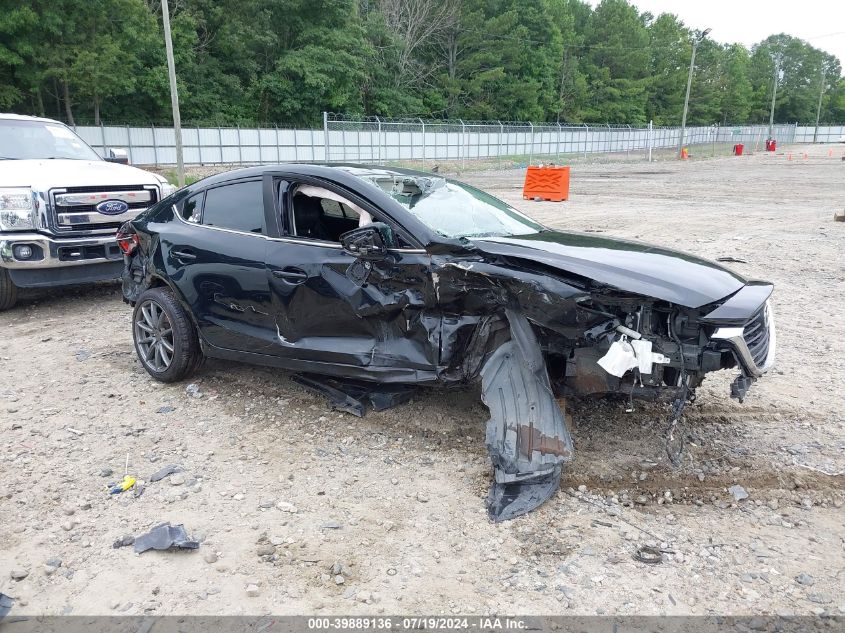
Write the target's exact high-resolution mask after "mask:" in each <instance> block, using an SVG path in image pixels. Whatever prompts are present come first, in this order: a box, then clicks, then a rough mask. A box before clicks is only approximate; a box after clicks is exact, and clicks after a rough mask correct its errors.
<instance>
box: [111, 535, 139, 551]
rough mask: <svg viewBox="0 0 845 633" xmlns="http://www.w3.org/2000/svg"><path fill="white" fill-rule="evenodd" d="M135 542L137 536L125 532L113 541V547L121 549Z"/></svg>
mask: <svg viewBox="0 0 845 633" xmlns="http://www.w3.org/2000/svg"><path fill="white" fill-rule="evenodd" d="M134 542H135V537H134V536H132V535H131V534H124V535H123V536H121V537H120V538H119V539H117V540H116V541H115V542H114V543H112V545H111V546H112V547H113V548H114V549H120V548H121V547H128V546H129V545H132V544H133V543H134Z"/></svg>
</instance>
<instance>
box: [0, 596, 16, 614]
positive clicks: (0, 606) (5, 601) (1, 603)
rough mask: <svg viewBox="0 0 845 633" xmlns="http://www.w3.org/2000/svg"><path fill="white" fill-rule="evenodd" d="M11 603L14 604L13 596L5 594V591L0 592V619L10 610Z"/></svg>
mask: <svg viewBox="0 0 845 633" xmlns="http://www.w3.org/2000/svg"><path fill="white" fill-rule="evenodd" d="M13 604H15V601H14V599H13V598H11V597H10V596H7V595H6V594H5V593H0V619H3V617H5V615H6V614H7V613H9V611H11V610H12V605H13Z"/></svg>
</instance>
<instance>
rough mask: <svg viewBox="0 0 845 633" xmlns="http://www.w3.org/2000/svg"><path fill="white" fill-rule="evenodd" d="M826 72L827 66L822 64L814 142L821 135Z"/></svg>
mask: <svg viewBox="0 0 845 633" xmlns="http://www.w3.org/2000/svg"><path fill="white" fill-rule="evenodd" d="M826 73H827V68H825V67H824V64H822V85H821V87H820V88H819V105H818V107H817V108H816V130H815V131H814V132H813V143H815V142H816V139H817V138H818V136H819V117H820V116H821V114H822V97H823V96H824V78H825V74H826Z"/></svg>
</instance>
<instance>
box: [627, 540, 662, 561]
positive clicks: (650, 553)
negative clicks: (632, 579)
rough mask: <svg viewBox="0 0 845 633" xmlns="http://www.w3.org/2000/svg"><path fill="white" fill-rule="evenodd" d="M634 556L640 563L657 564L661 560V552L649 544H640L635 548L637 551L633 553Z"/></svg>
mask: <svg viewBox="0 0 845 633" xmlns="http://www.w3.org/2000/svg"><path fill="white" fill-rule="evenodd" d="M634 558H635V559H636V560H638V561H640V562H641V563H647V564H649V565H657V564H658V563H662V562H663V552H661V551H660V550H659V549H657V548H656V547H651V546H650V545H642V546H640V547H638V548H637V551H636V552H635V553H634Z"/></svg>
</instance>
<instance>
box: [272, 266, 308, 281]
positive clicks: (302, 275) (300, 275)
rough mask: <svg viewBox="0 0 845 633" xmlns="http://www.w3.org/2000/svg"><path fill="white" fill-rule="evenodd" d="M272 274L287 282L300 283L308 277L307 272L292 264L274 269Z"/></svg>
mask: <svg viewBox="0 0 845 633" xmlns="http://www.w3.org/2000/svg"><path fill="white" fill-rule="evenodd" d="M273 276H274V277H278V278H279V279H281V280H282V281H286V282H287V283H289V284H301V283H303V282H305V281H306V280H307V279H308V274H307V273H306V272H305V271H304V270H302V269H300V268H294V267H292V266H288V267H287V268H282V269H281V270H274V271H273Z"/></svg>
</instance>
